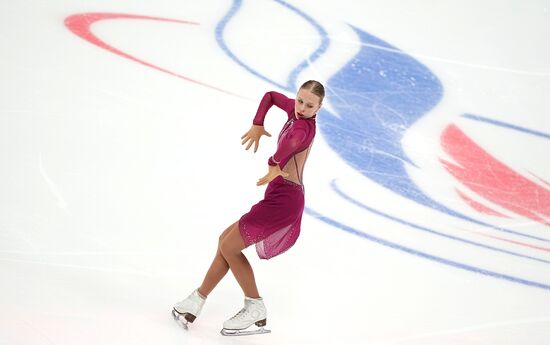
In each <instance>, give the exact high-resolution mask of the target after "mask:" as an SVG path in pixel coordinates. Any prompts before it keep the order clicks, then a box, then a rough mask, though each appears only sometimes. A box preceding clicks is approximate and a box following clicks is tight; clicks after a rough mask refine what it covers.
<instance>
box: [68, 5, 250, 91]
mask: <svg viewBox="0 0 550 345" xmlns="http://www.w3.org/2000/svg"><path fill="white" fill-rule="evenodd" d="M113 19H139V20H156V21H163V22H171V23H180V24H187V25H199V24H198V23H195V22H191V21H186V20H176V19H168V18H159V17H150V16H140V15H132V14H122V13H79V14H74V15H72V16H69V17H67V18H66V19H65V26H66V27H67V28H68V29H69V30H70V31H71V32H73V33H74V34H75V35H77V36H78V37H80V38H82V39H84V40H86V41H88V42H90V43H92V44H94V45H96V46H98V47H100V48H103V49H105V50H108V51H110V52H111V53H114V54H117V55H119V56H122V57H124V58H126V59H129V60H132V61H135V62H138V63H140V64H142V65H145V66H147V67H150V68H153V69H155V70H157V71H160V72H163V73H167V74H170V75H172V76H174V77H177V78H180V79H184V80H186V81H189V82H191V83H195V84H199V85H201V86H205V87H208V88H211V89H214V90H216V91H220V92H223V93H226V94H229V95H232V96H237V97H240V98H243V97H242V96H240V95H237V94H234V93H232V92H229V91H227V90H223V89H220V88H218V87H215V86H212V85H208V84H206V83H203V82H201V81H198V80H195V79H191V78H189V77H186V76H184V75H181V74H178V73H175V72H172V71H170V70H167V69H165V68H162V67H159V66H156V65H153V64H151V63H149V62H147V61H144V60H141V59H139V58H137V57H135V56H132V55H130V54H128V53H125V52H123V51H122V50H120V49H117V48H115V47H113V46H111V45H109V44H107V43H105V42H104V41H103V40H101V39H100V38H98V37H97V36H96V35H94V34H93V33H92V31H91V26H92V25H93V24H95V23H97V22H99V21H102V20H113Z"/></svg>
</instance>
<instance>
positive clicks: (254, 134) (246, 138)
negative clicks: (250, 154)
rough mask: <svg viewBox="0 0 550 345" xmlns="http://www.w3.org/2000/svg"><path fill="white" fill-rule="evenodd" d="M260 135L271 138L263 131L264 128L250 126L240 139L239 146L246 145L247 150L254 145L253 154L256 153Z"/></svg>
mask: <svg viewBox="0 0 550 345" xmlns="http://www.w3.org/2000/svg"><path fill="white" fill-rule="evenodd" d="M262 135H267V136H268V137H270V136H271V134H269V133H268V132H267V131H266V130H265V129H264V126H258V125H252V127H250V129H249V130H248V132H246V133H245V134H244V135H243V136H242V137H241V139H243V141H242V142H241V145H244V144H246V143H248V146H246V149H247V150H248V149H249V148H250V146H252V144H254V153H256V151H258V145H260V138H261V137H262Z"/></svg>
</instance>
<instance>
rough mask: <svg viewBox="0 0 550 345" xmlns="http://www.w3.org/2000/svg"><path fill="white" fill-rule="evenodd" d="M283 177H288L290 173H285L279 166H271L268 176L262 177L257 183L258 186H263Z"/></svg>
mask: <svg viewBox="0 0 550 345" xmlns="http://www.w3.org/2000/svg"><path fill="white" fill-rule="evenodd" d="M279 175H281V176H282V177H288V173H286V172H284V171H282V170H281V168H279V165H278V164H277V165H270V166H269V171H268V172H267V175H265V176H264V177H262V178H261V179H259V180H258V182H256V186H262V185H264V184H266V183H269V182H271V181H273V179H274V178H275V177H277V176H279Z"/></svg>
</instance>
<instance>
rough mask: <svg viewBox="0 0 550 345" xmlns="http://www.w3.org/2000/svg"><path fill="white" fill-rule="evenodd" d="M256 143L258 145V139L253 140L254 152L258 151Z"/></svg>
mask: <svg viewBox="0 0 550 345" xmlns="http://www.w3.org/2000/svg"><path fill="white" fill-rule="evenodd" d="M258 145H260V141H259V140H258V141H256V142H254V153H256V151H258Z"/></svg>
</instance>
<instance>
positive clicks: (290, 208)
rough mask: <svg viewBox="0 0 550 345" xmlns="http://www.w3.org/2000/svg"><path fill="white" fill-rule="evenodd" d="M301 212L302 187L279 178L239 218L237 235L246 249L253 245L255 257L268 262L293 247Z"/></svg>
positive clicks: (298, 231) (302, 200) (297, 234)
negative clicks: (260, 198) (240, 237)
mask: <svg viewBox="0 0 550 345" xmlns="http://www.w3.org/2000/svg"><path fill="white" fill-rule="evenodd" d="M303 212H304V189H303V187H302V186H301V185H299V184H296V183H293V182H290V181H287V180H285V179H284V178H282V177H281V176H278V177H276V178H275V179H273V181H271V182H270V183H269V184H268V186H267V188H266V190H265V195H264V199H263V200H261V201H260V202H258V203H257V204H256V205H254V206H252V208H251V209H250V211H249V212H248V213H246V214H244V215H243V216H242V217H241V219H240V220H239V231H240V233H241V236H242V237H243V240H244V243H245V245H246V246H247V247H248V246H250V245H251V244H256V252H257V253H258V256H259V257H260V258H261V259H270V258H272V257H274V256H277V255H279V254H281V253H284V252H285V251H287V250H288V249H289V248H290V247H292V246H293V245H294V243H295V242H296V240H297V239H298V236H299V235H300V223H301V222H302V213H303Z"/></svg>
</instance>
